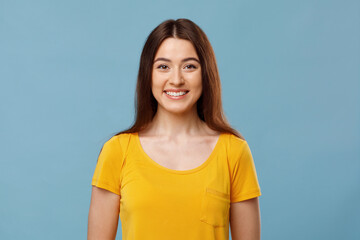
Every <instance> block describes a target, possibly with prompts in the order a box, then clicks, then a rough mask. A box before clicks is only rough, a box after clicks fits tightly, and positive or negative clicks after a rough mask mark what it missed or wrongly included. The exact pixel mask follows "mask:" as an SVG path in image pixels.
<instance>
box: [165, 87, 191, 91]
mask: <svg viewBox="0 0 360 240" xmlns="http://www.w3.org/2000/svg"><path fill="white" fill-rule="evenodd" d="M164 92H189V90H187V89H183V88H182V89H165V90H164Z"/></svg>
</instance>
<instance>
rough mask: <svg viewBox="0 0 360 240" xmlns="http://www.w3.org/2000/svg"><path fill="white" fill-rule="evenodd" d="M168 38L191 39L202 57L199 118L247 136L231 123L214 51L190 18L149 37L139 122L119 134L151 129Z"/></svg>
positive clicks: (137, 108) (140, 84)
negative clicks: (156, 68) (156, 79)
mask: <svg viewBox="0 0 360 240" xmlns="http://www.w3.org/2000/svg"><path fill="white" fill-rule="evenodd" d="M166 38H178V39H184V40H189V41H190V42H192V44H193V45H194V47H195V49H196V52H197V54H198V56H199V60H200V65H201V70H202V72H201V76H202V86H203V92H202V94H201V96H200V98H199V100H198V101H197V112H198V116H199V118H200V119H201V120H202V121H204V122H205V123H206V124H207V125H208V127H209V128H211V129H213V130H215V131H219V132H226V133H232V134H234V135H236V136H237V137H239V138H241V139H243V140H245V139H244V137H243V136H242V135H241V134H240V133H239V132H238V131H237V130H236V129H234V128H232V127H231V126H230V124H229V123H228V121H227V119H226V117H225V114H224V112H223V108H222V101H221V83H220V76H219V72H218V68H217V63H216V59H215V54H214V51H213V48H212V46H211V44H210V42H209V40H208V38H207V36H206V35H205V33H204V32H203V31H202V30H201V28H200V27H199V26H198V25H196V24H195V23H194V22H192V21H191V20H189V19H185V18H180V19H177V20H173V19H169V20H166V21H164V22H162V23H161V24H160V25H158V26H157V27H156V28H155V29H154V30H153V31H152V32H151V33H150V35H149V36H148V37H147V39H146V42H145V45H144V48H143V50H142V53H141V57H140V65H139V72H138V77H137V84H136V96H135V123H133V125H132V126H131V127H130V128H128V129H126V130H123V131H121V132H118V133H117V134H115V135H119V134H121V133H134V132H138V131H140V130H142V129H144V128H146V127H147V126H148V124H149V123H150V122H151V121H152V119H153V117H154V116H155V113H156V111H157V104H158V103H157V101H156V99H155V98H154V96H153V94H152V91H151V81H152V79H151V76H152V67H153V61H154V58H155V54H156V52H157V50H158V49H159V46H160V45H161V43H162V42H163V41H164V40H165V39H166Z"/></svg>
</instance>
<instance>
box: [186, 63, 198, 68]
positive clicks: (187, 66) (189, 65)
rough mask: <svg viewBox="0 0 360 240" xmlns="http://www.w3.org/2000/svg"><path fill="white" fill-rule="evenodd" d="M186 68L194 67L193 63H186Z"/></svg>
mask: <svg viewBox="0 0 360 240" xmlns="http://www.w3.org/2000/svg"><path fill="white" fill-rule="evenodd" d="M185 67H186V68H196V67H195V66H194V65H192V64H188V65H186V66H185Z"/></svg>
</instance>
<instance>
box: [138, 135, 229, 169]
mask: <svg viewBox="0 0 360 240" xmlns="http://www.w3.org/2000/svg"><path fill="white" fill-rule="evenodd" d="M223 135H224V133H220V136H219V137H218V139H217V141H216V144H215V147H214V148H213V150H212V151H211V153H210V155H209V157H208V158H207V159H206V160H205V162H203V163H202V164H201V165H200V166H197V167H196V168H193V169H188V170H176V169H171V168H167V167H164V166H163V165H160V164H159V163H157V162H155V161H154V160H153V159H151V158H150V156H149V155H148V154H147V153H146V152H145V150H144V149H143V147H142V145H141V142H140V138H139V132H136V133H135V138H136V142H137V145H138V148H139V150H140V152H141V154H142V155H143V156H144V157H145V159H146V160H147V161H148V162H150V163H151V164H152V165H154V166H155V167H157V168H160V169H162V170H165V171H167V172H170V173H175V174H190V173H194V172H197V171H200V170H201V169H203V168H204V167H206V166H207V165H208V164H209V163H210V161H211V160H212V159H213V158H214V156H215V155H216V153H217V151H218V149H219V147H220V143H221V140H222V137H223Z"/></svg>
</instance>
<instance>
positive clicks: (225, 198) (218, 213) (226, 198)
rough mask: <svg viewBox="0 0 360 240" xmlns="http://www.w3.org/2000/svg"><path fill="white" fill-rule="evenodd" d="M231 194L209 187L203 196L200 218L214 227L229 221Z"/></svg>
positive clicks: (221, 225)
mask: <svg viewBox="0 0 360 240" xmlns="http://www.w3.org/2000/svg"><path fill="white" fill-rule="evenodd" d="M229 211H230V194H227V193H223V192H220V191H218V190H216V189H213V188H209V187H207V188H206V189H205V193H204V194H203V197H202V202H201V209H200V220H201V221H203V222H205V223H207V224H210V225H212V226H214V227H223V226H225V225H226V224H227V223H228V222H229Z"/></svg>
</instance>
